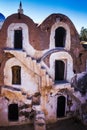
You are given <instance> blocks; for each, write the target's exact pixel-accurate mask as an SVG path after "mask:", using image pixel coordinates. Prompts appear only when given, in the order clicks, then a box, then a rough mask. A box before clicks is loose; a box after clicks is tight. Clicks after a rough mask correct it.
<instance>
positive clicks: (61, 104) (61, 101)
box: [57, 96, 66, 118]
mask: <svg viewBox="0 0 87 130" xmlns="http://www.w3.org/2000/svg"><path fill="white" fill-rule="evenodd" d="M65 104H66V99H65V97H64V96H59V97H58V98H57V118H60V117H64V116H65Z"/></svg>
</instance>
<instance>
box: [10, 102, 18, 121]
mask: <svg viewBox="0 0 87 130" xmlns="http://www.w3.org/2000/svg"><path fill="white" fill-rule="evenodd" d="M8 120H9V121H17V120H18V104H10V105H9V106H8Z"/></svg>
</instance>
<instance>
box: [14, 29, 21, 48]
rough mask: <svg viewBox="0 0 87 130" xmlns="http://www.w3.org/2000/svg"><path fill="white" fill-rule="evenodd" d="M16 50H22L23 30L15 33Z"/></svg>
mask: <svg viewBox="0 0 87 130" xmlns="http://www.w3.org/2000/svg"><path fill="white" fill-rule="evenodd" d="M14 48H15V49H22V30H15V31H14Z"/></svg>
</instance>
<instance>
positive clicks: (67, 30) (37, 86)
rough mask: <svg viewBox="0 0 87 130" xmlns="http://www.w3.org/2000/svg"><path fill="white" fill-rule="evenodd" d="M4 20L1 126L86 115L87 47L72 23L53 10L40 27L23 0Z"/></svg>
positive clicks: (0, 37)
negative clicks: (28, 11)
mask: <svg viewBox="0 0 87 130" xmlns="http://www.w3.org/2000/svg"><path fill="white" fill-rule="evenodd" d="M0 18H1V20H0V125H10V124H11V123H12V122H15V123H17V124H19V123H22V122H30V123H32V122H33V121H32V120H35V121H37V122H39V125H40V123H41V125H44V123H48V122H55V121H57V120H58V119H62V118H66V117H67V118H68V117H70V116H76V117H77V116H78V117H80V118H81V119H83V118H84V116H86V113H87V94H86V86H85V83H87V74H86V71H87V50H86V49H85V48H84V47H83V46H82V45H81V44H80V40H79V35H78V33H77V31H76V28H75V26H74V25H73V23H72V21H71V20H70V19H69V18H68V17H67V16H65V15H63V14H52V15H50V16H48V17H47V18H46V19H45V20H44V21H43V22H42V23H41V24H40V25H38V24H36V23H34V22H33V20H32V19H31V18H30V17H28V16H26V15H24V14H23V9H22V4H20V6H19V9H18V13H16V14H12V15H10V16H9V17H7V18H6V19H5V18H4V16H3V15H2V14H0ZM85 122H86V121H85Z"/></svg>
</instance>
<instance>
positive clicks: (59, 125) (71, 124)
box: [0, 119, 87, 130]
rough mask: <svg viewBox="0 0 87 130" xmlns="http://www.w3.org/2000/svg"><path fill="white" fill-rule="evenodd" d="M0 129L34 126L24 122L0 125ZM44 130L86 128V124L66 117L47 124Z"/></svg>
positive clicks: (27, 128)
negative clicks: (14, 124)
mask: <svg viewBox="0 0 87 130" xmlns="http://www.w3.org/2000/svg"><path fill="white" fill-rule="evenodd" d="M0 130H34V126H33V125H30V124H26V125H20V126H9V127H0ZM46 130H87V126H84V125H83V124H82V123H81V122H80V121H77V120H74V119H67V120H63V121H58V122H56V123H54V124H49V125H47V129H46Z"/></svg>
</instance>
